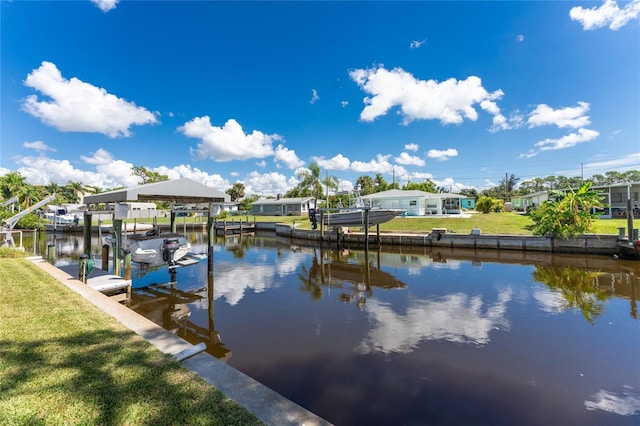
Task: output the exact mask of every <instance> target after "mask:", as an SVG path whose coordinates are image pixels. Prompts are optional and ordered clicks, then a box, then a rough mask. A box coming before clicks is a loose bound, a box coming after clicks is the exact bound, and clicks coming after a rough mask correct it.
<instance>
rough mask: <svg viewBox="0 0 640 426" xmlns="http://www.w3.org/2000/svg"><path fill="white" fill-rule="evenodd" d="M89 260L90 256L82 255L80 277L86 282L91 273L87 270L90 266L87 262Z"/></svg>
mask: <svg viewBox="0 0 640 426" xmlns="http://www.w3.org/2000/svg"><path fill="white" fill-rule="evenodd" d="M88 260H89V256H87V255H86V254H83V255H82V256H80V264H79V265H78V279H79V280H80V281H82V282H83V283H84V284H86V283H87V276H88V275H89V273H88V272H87V269H88V267H89V265H88V264H87V263H88Z"/></svg>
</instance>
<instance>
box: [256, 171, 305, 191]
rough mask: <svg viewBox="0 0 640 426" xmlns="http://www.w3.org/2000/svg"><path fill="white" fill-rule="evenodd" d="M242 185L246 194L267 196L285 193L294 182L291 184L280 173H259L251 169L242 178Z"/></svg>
mask: <svg viewBox="0 0 640 426" xmlns="http://www.w3.org/2000/svg"><path fill="white" fill-rule="evenodd" d="M294 182H295V181H294ZM296 183H297V182H296ZM244 185H245V192H246V193H248V194H260V195H266V196H268V195H276V194H282V193H285V192H287V191H288V190H289V189H291V188H292V187H293V186H294V185H295V183H294V184H293V185H292V184H291V183H290V180H287V177H286V176H285V175H283V174H281V173H277V172H271V173H264V174H261V173H258V172H257V171H253V172H251V173H249V174H248V175H247V177H246V178H245V179H244Z"/></svg>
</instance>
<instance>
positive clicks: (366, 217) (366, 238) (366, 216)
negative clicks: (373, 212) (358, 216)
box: [364, 209, 369, 250]
mask: <svg viewBox="0 0 640 426" xmlns="http://www.w3.org/2000/svg"><path fill="white" fill-rule="evenodd" d="M364 249H365V250H369V209H364Z"/></svg>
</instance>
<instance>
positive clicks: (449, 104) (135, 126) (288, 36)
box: [0, 0, 640, 195]
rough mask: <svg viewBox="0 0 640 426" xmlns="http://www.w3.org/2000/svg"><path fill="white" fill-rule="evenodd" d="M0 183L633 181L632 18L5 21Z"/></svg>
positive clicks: (355, 11)
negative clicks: (144, 179) (314, 174)
mask: <svg viewBox="0 0 640 426" xmlns="http://www.w3.org/2000/svg"><path fill="white" fill-rule="evenodd" d="M0 8H1V9H0V12H1V27H2V28H1V39H0V41H1V58H0V59H1V65H0V66H1V70H0V71H1V93H2V97H1V111H0V114H1V116H0V118H1V122H0V126H1V128H0V136H1V145H0V175H2V174H5V173H7V172H10V171H16V170H17V171H19V172H20V173H21V174H22V175H23V176H26V177H27V180H28V181H29V182H30V183H33V184H48V183H51V182H55V183H58V184H66V183H67V182H69V181H81V182H83V183H85V184H89V185H94V186H100V187H103V188H112V187H116V186H121V185H122V186H132V185H136V184H137V183H138V182H137V178H136V177H134V176H132V175H131V169H132V167H133V166H144V167H147V168H149V169H151V170H154V171H157V172H160V173H164V174H167V175H168V176H169V177H170V178H172V179H174V178H181V177H189V178H192V179H194V180H197V181H199V182H202V183H205V184H207V185H210V186H213V187H216V188H218V189H220V190H223V191H224V190H226V189H228V188H229V187H230V186H231V185H233V183H235V182H237V181H240V182H242V183H244V185H245V187H246V189H247V193H249V194H250V193H257V194H260V195H274V194H276V193H284V192H286V191H287V190H289V189H290V188H292V187H293V186H294V185H295V184H296V183H297V179H298V174H299V172H300V170H301V168H304V167H307V166H308V165H309V164H310V163H311V162H313V161H315V162H317V163H318V164H319V165H320V166H321V168H322V170H323V172H325V173H328V174H330V175H334V176H336V177H338V178H339V180H340V182H341V184H340V186H341V188H342V189H345V190H348V189H350V188H351V187H352V185H353V183H354V182H355V180H356V179H357V178H358V177H359V176H361V175H370V176H374V175H375V174H376V173H381V174H382V175H383V176H384V178H385V179H386V180H387V181H388V182H391V181H393V180H394V179H395V181H397V182H399V183H401V184H404V183H406V182H407V181H412V182H420V181H423V180H424V179H425V178H430V179H432V180H433V181H435V182H436V183H437V184H438V185H440V186H446V187H450V188H451V189H453V190H454V191H456V190H459V189H462V188H470V187H474V188H476V189H479V190H481V189H483V188H486V187H491V186H494V185H497V184H498V182H499V181H500V180H501V179H503V178H504V176H505V174H506V173H508V174H509V175H510V174H514V175H516V176H517V177H519V178H520V179H521V180H526V179H531V178H534V177H545V176H548V175H564V176H580V175H581V173H582V174H583V175H584V176H585V177H588V176H590V175H592V174H595V173H601V174H603V173H605V172H606V171H609V170H617V171H624V170H628V169H639V168H640V124H639V123H640V20H639V14H640V0H634V1H632V2H616V1H613V0H608V1H605V2H600V1H598V2H584V1H555V2H537V1H527V2H499V1H494V2H431V1H425V2H364V1H354V2H294V1H289V2H270V1H262V2H216V1H194V2H170V1H135V2H133V1H117V0H110V1H59V2H57V1H44V2H31V1H29V2H27V1H13V2H7V1H2V2H0Z"/></svg>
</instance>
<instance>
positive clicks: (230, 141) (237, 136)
mask: <svg viewBox="0 0 640 426" xmlns="http://www.w3.org/2000/svg"><path fill="white" fill-rule="evenodd" d="M178 131H180V132H182V133H184V134H185V135H186V136H189V137H192V138H197V139H200V141H201V143H199V144H198V148H197V149H196V150H195V153H196V155H197V156H198V157H199V158H201V159H205V158H209V159H211V160H214V161H231V160H247V159H249V158H264V157H268V156H271V155H273V154H274V151H273V141H280V140H282V137H281V136H279V135H277V134H273V135H266V134H264V133H262V132H260V131H258V130H254V131H253V132H252V133H251V134H245V133H244V131H243V130H242V126H240V124H239V123H238V122H237V121H236V120H234V119H229V120H227V122H226V123H225V124H224V126H223V127H216V126H213V125H211V120H210V118H209V116H204V117H195V118H194V119H192V120H191V121H188V122H186V123H185V124H184V125H183V126H181V127H178Z"/></svg>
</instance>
